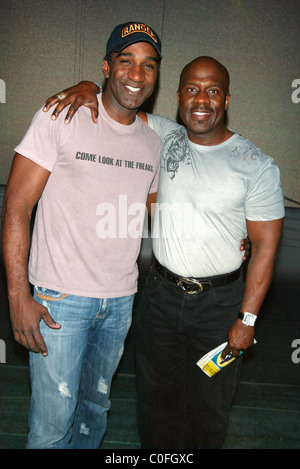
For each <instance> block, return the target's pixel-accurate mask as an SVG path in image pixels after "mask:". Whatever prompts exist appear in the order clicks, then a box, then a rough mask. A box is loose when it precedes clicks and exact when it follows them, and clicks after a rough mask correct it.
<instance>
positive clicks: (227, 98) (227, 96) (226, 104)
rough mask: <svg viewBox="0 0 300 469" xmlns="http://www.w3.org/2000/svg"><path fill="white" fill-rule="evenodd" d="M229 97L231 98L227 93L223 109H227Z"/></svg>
mask: <svg viewBox="0 0 300 469" xmlns="http://www.w3.org/2000/svg"><path fill="white" fill-rule="evenodd" d="M230 98H231V96H230V94H229V93H228V94H227V95H226V98H225V111H226V110H227V109H228V106H229V101H230Z"/></svg>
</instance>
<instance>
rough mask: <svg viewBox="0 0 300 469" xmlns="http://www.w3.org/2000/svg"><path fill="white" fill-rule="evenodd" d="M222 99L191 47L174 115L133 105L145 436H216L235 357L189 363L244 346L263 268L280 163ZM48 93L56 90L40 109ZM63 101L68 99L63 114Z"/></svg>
mask: <svg viewBox="0 0 300 469" xmlns="http://www.w3.org/2000/svg"><path fill="white" fill-rule="evenodd" d="M72 92H73V95H74V89H73V91H72ZM78 94H81V95H82V93H80V91H78ZM75 98H76V92H75ZM93 100H94V101H93ZM229 101H230V94H229V75H228V72H227V70H226V68H225V67H224V66H223V65H221V64H220V63H219V62H217V61H216V60H215V59H212V58H210V57H199V58H197V59H195V60H193V61H192V62H191V63H190V64H188V65H187V66H186V67H185V68H184V69H183V71H182V73H181V77H180V84H179V90H178V103H179V111H180V116H181V119H182V121H183V123H184V125H185V127H183V126H179V125H177V124H175V123H173V122H172V121H169V120H168V119H164V118H161V117H157V116H154V117H152V116H148V117H147V116H145V115H140V116H141V118H143V119H144V120H145V121H148V123H149V124H150V126H151V127H152V128H153V129H154V130H155V131H156V132H157V133H158V134H159V135H160V137H161V139H162V158H161V172H160V180H159V189H158V197H157V202H158V203H157V204H156V207H155V223H154V230H153V233H152V234H153V249H154V254H155V257H156V261H155V264H154V266H153V267H152V269H151V271H150V273H149V276H148V278H147V281H146V285H145V290H144V292H143V295H142V298H141V302H140V306H139V312H138V315H137V322H136V356H137V385H138V423H139V431H140V438H141V443H142V446H143V447H146V448H156V449H158V448H168V449H171V448H174V449H175V448H177V449H179V448H181V449H182V448H193V449H195V448H220V447H222V445H223V443H224V439H225V436H226V429H227V423H228V418H229V410H230V406H231V403H232V400H233V397H234V393H235V390H236V387H237V384H238V380H239V372H240V368H241V363H242V360H241V358H239V359H238V360H234V361H233V362H232V363H231V364H230V366H227V367H226V368H225V369H223V370H222V372H220V373H218V374H216V375H215V376H213V377H212V378H209V377H208V376H207V375H206V374H204V373H202V371H201V370H200V368H198V367H197V365H196V363H197V361H198V360H199V359H200V358H201V357H202V356H203V355H205V354H206V353H207V352H209V351H210V350H211V349H213V348H215V347H217V346H218V345H220V344H222V343H224V342H227V345H226V346H224V350H223V352H222V360H230V361H232V359H233V358H236V357H238V356H239V355H240V353H241V352H242V351H245V350H246V349H247V348H249V347H250V346H252V344H253V340H254V335H255V328H254V324H255V320H256V317H257V315H258V313H259V310H260V307H261V304H262V302H263V299H264V297H265V295H266V292H267V290H268V288H269V285H270V282H271V278H272V273H273V268H274V263H275V256H276V251H277V247H278V244H279V240H280V236H281V230H282V223H283V217H284V206H283V195H282V191H281V187H280V179H279V170H278V168H277V166H276V165H275V164H274V161H273V159H272V158H270V157H268V156H267V155H265V154H264V153H263V152H262V151H261V150H259V149H258V148H256V147H255V146H254V145H253V144H252V143H251V142H249V141H247V140H245V139H244V138H243V137H240V136H239V135H238V134H236V133H234V132H232V131H231V130H230V129H228V128H227V127H226V124H225V119H224V114H225V111H226V109H227V108H228V105H229ZM56 102H57V101H56ZM70 102H72V99H70V98H68V102H67V103H66V102H65V103H61V104H60V105H59V106H58V108H57V109H56V110H55V111H54V115H57V114H58V113H59V111H60V110H61V109H62V108H63V106H64V105H65V104H69V103H70ZM81 102H82V96H81ZM85 102H86V103H87V105H88V106H89V107H91V108H92V109H93V113H94V115H95V113H96V106H97V105H95V103H96V99H95V98H93V99H92V98H91V94H89V96H88V99H86V100H85ZM93 102H94V104H93ZM49 104H50V105H52V104H55V100H53V99H50V101H48V102H47V106H46V110H47V109H49ZM73 113H74V107H73V109H72V111H69V117H68V120H69V119H70V117H72V114H73ZM246 233H248V236H249V238H250V241H251V243H252V255H251V259H250V261H249V266H248V272H247V277H246V282H245V284H244V282H243V280H242V276H241V268H240V267H241V263H242V254H241V253H240V251H239V240H240V239H241V238H243V237H244V236H245V234H246Z"/></svg>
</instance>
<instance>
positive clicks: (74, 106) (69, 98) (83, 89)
mask: <svg viewBox="0 0 300 469" xmlns="http://www.w3.org/2000/svg"><path fill="white" fill-rule="evenodd" d="M99 93H100V87H99V86H98V85H97V84H96V83H93V82H91V81H81V82H80V83H78V84H77V85H74V86H72V87H70V88H67V89H65V90H63V91H61V92H59V93H57V94H55V95H53V96H51V97H50V98H48V99H47V101H46V103H45V106H44V111H45V112H47V111H49V109H50V108H51V107H52V106H54V105H55V104H56V105H57V106H56V108H55V109H54V111H53V113H52V114H51V119H53V120H55V119H56V118H57V117H58V116H59V114H60V113H61V111H62V110H63V109H64V108H65V107H67V106H70V107H69V110H68V113H67V115H66V118H65V123H66V124H69V122H71V120H72V118H73V116H74V114H75V113H76V112H77V110H78V109H79V108H80V106H86V107H88V108H89V109H90V110H91V118H92V121H93V122H94V123H95V124H96V123H97V117H98V100H97V94H99Z"/></svg>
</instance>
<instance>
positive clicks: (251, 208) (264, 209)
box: [245, 157, 285, 221]
mask: <svg viewBox="0 0 300 469" xmlns="http://www.w3.org/2000/svg"><path fill="white" fill-rule="evenodd" d="M245 208H246V219H247V220H250V221H270V220H277V219H280V218H283V217H284V215H285V209H284V198H283V193H282V189H281V183H280V171H279V168H278V166H276V164H275V163H274V160H273V158H271V157H266V160H265V162H264V163H263V165H262V167H261V168H260V171H259V172H258V173H257V174H256V177H255V178H254V180H253V182H252V184H251V185H250V188H249V190H248V192H247V195H246V200H245Z"/></svg>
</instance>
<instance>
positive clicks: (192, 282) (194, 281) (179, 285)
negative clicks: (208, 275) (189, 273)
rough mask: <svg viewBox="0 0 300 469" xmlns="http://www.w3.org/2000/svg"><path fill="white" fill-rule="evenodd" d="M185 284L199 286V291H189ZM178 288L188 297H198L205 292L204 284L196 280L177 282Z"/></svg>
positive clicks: (182, 279) (189, 279) (180, 280)
mask: <svg viewBox="0 0 300 469" xmlns="http://www.w3.org/2000/svg"><path fill="white" fill-rule="evenodd" d="M183 282H185V283H189V284H190V285H198V287H199V290H194V291H187V290H186V289H185V287H184V285H183ZM177 287H180V288H181V289H182V290H183V291H184V292H185V293H187V294H188V295H197V294H198V293H200V292H202V291H203V286H202V283H201V282H199V281H198V280H196V279H195V278H181V279H179V281H178V282H177Z"/></svg>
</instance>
